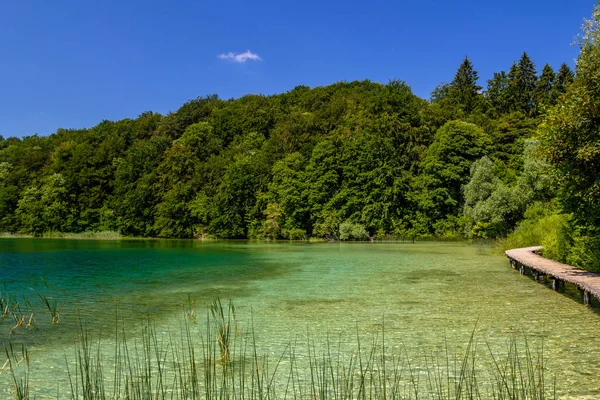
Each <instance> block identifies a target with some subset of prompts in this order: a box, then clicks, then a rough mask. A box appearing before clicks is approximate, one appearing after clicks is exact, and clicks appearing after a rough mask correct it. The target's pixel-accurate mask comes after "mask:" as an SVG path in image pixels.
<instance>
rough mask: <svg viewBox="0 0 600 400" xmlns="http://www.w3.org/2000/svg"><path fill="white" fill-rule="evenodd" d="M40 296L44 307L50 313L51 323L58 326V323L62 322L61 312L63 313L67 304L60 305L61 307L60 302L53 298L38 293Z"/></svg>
mask: <svg viewBox="0 0 600 400" xmlns="http://www.w3.org/2000/svg"><path fill="white" fill-rule="evenodd" d="M38 296H39V298H40V301H41V303H42V305H43V306H45V307H46V309H47V310H48V312H49V313H50V320H51V322H52V323H53V324H58V322H59V321H60V312H61V311H62V308H63V306H64V304H65V303H60V305H59V304H58V300H56V299H55V298H53V297H49V296H46V295H43V294H40V293H38Z"/></svg>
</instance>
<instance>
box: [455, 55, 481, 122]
mask: <svg viewBox="0 0 600 400" xmlns="http://www.w3.org/2000/svg"><path fill="white" fill-rule="evenodd" d="M478 80H479V75H478V74H477V71H475V69H474V68H473V63H472V62H471V60H469V57H465V59H464V60H463V62H462V63H461V64H460V67H458V70H457V71H456V75H455V76H454V80H453V81H452V83H451V94H452V95H453V96H454V97H455V98H456V100H457V101H458V102H459V103H460V104H461V106H462V107H463V110H464V111H465V113H467V114H469V113H471V112H472V111H473V110H474V109H475V108H476V107H477V103H478V101H479V96H480V94H479V91H480V90H481V86H478V85H477V81H478Z"/></svg>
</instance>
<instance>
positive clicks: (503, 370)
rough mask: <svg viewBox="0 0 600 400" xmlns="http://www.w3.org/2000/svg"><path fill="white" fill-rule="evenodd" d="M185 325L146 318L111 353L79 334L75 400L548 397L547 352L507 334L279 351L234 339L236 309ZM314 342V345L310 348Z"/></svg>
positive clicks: (215, 308) (294, 344)
mask: <svg viewBox="0 0 600 400" xmlns="http://www.w3.org/2000/svg"><path fill="white" fill-rule="evenodd" d="M185 315H186V314H185V313H184V318H182V321H183V322H182V326H181V328H180V331H179V332H171V333H169V334H166V336H165V335H159V334H158V333H157V330H156V326H155V324H154V321H153V320H151V319H148V321H146V322H145V323H144V325H143V327H142V330H141V334H140V335H139V336H138V337H136V338H128V337H127V336H126V335H125V329H120V328H119V327H118V324H117V328H116V329H115V334H114V338H113V339H114V349H113V350H112V351H111V353H112V356H109V353H108V352H106V344H105V343H104V341H103V340H101V338H100V337H98V338H97V340H92V339H91V338H90V335H89V333H88V332H87V330H86V329H85V328H84V326H83V325H82V327H81V328H80V330H79V341H78V346H77V350H76V353H75V354H76V357H75V359H74V360H73V359H72V360H70V361H69V360H67V361H68V362H70V364H71V365H75V368H74V369H71V368H69V370H68V374H69V379H70V381H71V385H70V389H71V399H73V400H75V399H85V400H88V399H89V400H96V399H102V400H105V399H132V400H138V399H139V400H141V399H153V400H163V399H171V400H173V399H182V400H183V399H185V400H188V399H201V398H202V399H215V400H216V399H219V400H237V399H239V400H242V399H247V400H269V399H288V398H289V399H294V400H301V399H311V400H315V399H316V400H319V399H322V400H325V399H335V400H343V399H361V400H366V399H411V400H412V399H536V400H538V399H539V400H542V399H553V398H556V392H555V388H554V386H553V384H552V382H549V381H548V378H547V376H546V375H547V373H546V366H545V363H544V358H543V347H540V348H534V349H532V348H531V346H530V344H529V342H528V340H527V338H526V337H524V336H522V337H521V336H512V337H511V338H510V339H509V341H508V342H507V346H506V351H504V352H498V351H496V350H493V347H492V345H491V344H490V343H487V342H486V341H485V340H481V339H480V338H478V337H477V335H476V333H475V331H474V332H473V333H472V334H471V337H470V338H469V340H468V343H467V345H466V347H465V348H463V349H462V350H458V349H452V348H450V346H449V345H448V344H447V343H446V344H444V345H443V346H441V347H439V348H437V349H436V350H435V351H428V352H425V351H423V352H422V353H421V354H411V352H410V351H409V350H408V349H407V348H406V347H403V346H399V345H398V344H397V343H388V341H387V340H386V336H385V329H382V331H381V332H380V334H379V335H377V336H376V337H374V338H373V340H372V341H371V342H370V343H368V344H367V345H365V344H364V343H363V342H362V341H361V339H360V335H359V333H358V331H357V333H356V344H355V347H354V349H347V348H346V347H345V345H343V344H342V339H341V337H340V338H338V339H337V340H334V339H332V338H331V337H329V335H327V336H326V337H325V338H322V339H321V340H319V341H316V340H315V339H314V338H313V337H312V336H311V335H310V334H307V336H306V340H305V341H298V340H293V341H290V342H289V343H288V344H287V345H286V346H284V348H282V349H281V350H280V351H279V352H278V353H273V352H270V351H269V350H268V349H267V348H264V347H262V346H261V345H260V344H257V335H256V334H255V330H254V327H253V323H252V322H250V326H249V327H248V329H247V330H244V331H245V332H247V333H246V334H244V335H242V334H240V333H239V332H238V333H237V334H236V333H235V332H236V329H237V328H236V327H237V323H236V322H235V321H236V319H235V309H234V307H233V304H232V303H229V305H228V306H227V307H224V306H223V305H222V304H221V303H220V301H218V300H217V301H215V302H213V303H211V305H210V306H209V309H208V312H207V320H206V326H205V327H204V333H202V329H195V328H194V327H193V326H192V325H190V321H189V319H188V318H185ZM316 343H320V344H316Z"/></svg>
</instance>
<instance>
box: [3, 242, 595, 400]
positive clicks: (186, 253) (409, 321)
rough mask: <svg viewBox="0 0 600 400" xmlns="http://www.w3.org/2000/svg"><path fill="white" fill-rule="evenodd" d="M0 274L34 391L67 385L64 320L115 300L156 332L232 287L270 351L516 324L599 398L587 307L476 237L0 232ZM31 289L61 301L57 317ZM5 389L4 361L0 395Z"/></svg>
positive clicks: (110, 313) (498, 330) (460, 342)
mask: <svg viewBox="0 0 600 400" xmlns="http://www.w3.org/2000/svg"><path fill="white" fill-rule="evenodd" d="M0 281H2V284H3V287H0V291H1V292H3V293H9V294H10V296H11V297H13V298H16V299H21V300H20V301H21V303H22V304H25V301H26V300H24V299H28V301H29V302H30V303H31V307H32V309H34V310H35V312H34V318H35V321H36V325H35V327H31V328H25V327H19V328H16V329H15V330H14V331H13V332H12V333H9V330H10V328H11V327H12V326H13V325H14V321H13V319H12V318H10V317H7V318H2V319H1V320H0V339H1V340H2V343H3V344H4V345H6V344H7V343H9V342H12V343H15V344H20V343H24V344H25V345H26V346H27V348H28V349H29V353H30V358H31V385H32V387H33V390H34V393H35V394H36V398H38V399H44V398H56V397H57V392H59V396H60V398H63V395H61V394H60V393H62V394H64V397H65V398H66V397H67V393H68V390H67V389H68V387H67V378H66V367H65V364H66V361H65V357H67V358H68V357H70V356H71V355H72V354H73V353H74V350H73V343H74V339H75V337H76V332H77V328H76V327H77V320H78V319H79V320H83V321H85V323H86V326H87V327H88V329H89V330H90V332H94V333H99V332H101V331H102V332H110V331H111V330H114V326H115V319H116V314H117V310H118V314H119V319H120V321H122V323H123V326H124V327H125V329H126V330H128V331H131V335H135V332H137V331H138V330H139V327H140V324H141V322H142V321H144V320H145V319H147V318H149V317H150V318H151V319H152V320H153V321H155V323H156V326H157V330H158V331H159V332H162V333H164V334H168V333H169V332H172V331H177V330H178V328H177V327H178V326H180V325H181V319H182V318H183V317H184V316H183V315H184V314H183V309H184V308H185V307H192V308H194V309H196V310H197V313H198V315H199V317H198V321H199V322H198V325H201V324H202V321H203V316H204V315H205V312H206V311H205V310H206V307H205V304H207V303H209V302H210V301H212V300H213V299H215V298H217V297H219V298H221V299H233V301H234V304H235V306H236V309H237V314H238V316H239V318H240V320H241V321H242V323H248V321H250V318H252V320H253V325H254V332H255V335H256V339H257V342H259V343H261V344H262V345H263V347H264V350H265V351H266V352H272V353H273V354H278V352H280V351H281V349H283V348H284V347H285V346H286V344H287V343H289V342H290V341H291V340H294V339H302V338H305V337H306V335H307V334H310V335H311V336H312V337H316V338H318V337H319V336H320V335H321V336H322V335H324V334H325V333H327V334H329V335H332V336H334V335H335V337H341V338H343V339H341V340H342V341H344V343H347V346H348V347H351V346H352V345H353V343H355V342H356V336H357V333H358V335H359V336H361V337H365V338H368V337H370V336H373V335H375V334H377V333H378V332H381V329H382V325H383V324H384V325H385V335H386V341H387V343H389V346H390V347H397V346H400V345H402V346H404V347H406V348H408V349H413V350H415V352H419V351H421V352H422V351H423V349H435V348H438V347H439V346H440V345H443V344H444V343H449V344H450V345H451V346H458V347H460V346H464V345H465V343H466V342H468V340H469V337H470V335H471V333H472V332H473V330H475V331H476V332H477V337H480V338H483V339H484V340H486V341H487V342H488V343H491V346H492V347H497V348H498V349H502V348H503V346H505V344H506V343H507V341H508V340H509V339H510V337H511V335H512V334H513V333H514V332H519V333H522V334H523V333H524V334H526V335H527V337H528V340H531V343H532V344H538V343H541V342H542V341H543V345H544V354H545V355H546V357H547V366H548V368H549V371H550V372H552V373H554V374H556V384H557V388H558V391H559V393H560V394H561V396H562V397H561V398H586V397H587V398H600V379H599V378H600V336H599V335H598V332H600V315H599V314H598V312H597V310H594V309H590V308H588V307H586V306H584V305H583V304H581V303H579V302H577V301H576V300H574V299H572V298H570V297H568V296H565V295H564V294H559V293H555V292H553V291H551V290H549V289H548V288H547V287H545V286H543V285H540V284H537V283H535V282H534V281H533V280H532V279H530V278H527V277H523V276H521V275H519V274H518V273H517V272H515V271H514V270H512V269H510V267H509V265H508V262H507V260H506V258H505V257H502V256H499V255H493V254H491V252H490V251H489V249H487V248H485V247H481V246H474V245H468V244H465V243H417V244H412V243H411V244H409V243H406V244H405V243H389V244H386V243H319V244H309V243H264V242H261V243H258V242H256V243H255V242H200V241H191V240H190V241H184V240H165V241H161V240H121V241H106V240H102V241H95V240H58V239H57V240H52V239H0ZM40 294H41V295H43V296H50V297H52V298H54V299H56V300H57V301H58V302H60V303H64V306H63V309H62V311H61V319H60V322H59V323H58V324H51V323H50V316H49V314H48V312H47V311H44V310H43V308H42V307H41V303H40V300H39V299H40V297H39V295H40ZM382 321H384V323H383V324H382ZM199 329H201V328H199ZM3 347H4V346H3ZM3 358H4V357H3V356H0V363H2V362H3V361H2V360H3ZM2 387H4V388H2ZM8 394H10V388H9V384H8V374H7V373H6V372H5V373H4V374H2V375H0V397H1V398H4V397H8Z"/></svg>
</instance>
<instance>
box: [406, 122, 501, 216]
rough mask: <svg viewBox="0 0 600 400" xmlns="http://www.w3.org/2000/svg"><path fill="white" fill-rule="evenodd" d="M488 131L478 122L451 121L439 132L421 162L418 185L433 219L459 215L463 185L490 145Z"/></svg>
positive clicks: (423, 205)
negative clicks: (473, 166)
mask: <svg viewBox="0 0 600 400" xmlns="http://www.w3.org/2000/svg"><path fill="white" fill-rule="evenodd" d="M489 146H490V141H489V138H488V137H487V135H486V134H485V132H484V131H483V130H482V129H481V128H479V127H478V126H476V125H474V124H470V123H467V122H463V121H450V122H448V123H446V124H445V125H444V126H443V127H441V128H440V129H438V131H437V132H436V133H435V136H434V139H433V143H432V144H431V146H429V148H428V149H427V151H426V153H425V155H424V159H423V161H422V164H421V168H422V171H423V173H422V175H421V176H420V177H419V179H418V181H417V182H416V185H417V187H416V188H415V190H416V192H417V193H420V194H418V195H417V197H418V200H417V201H418V202H419V204H420V208H421V210H423V211H424V212H425V213H426V214H427V216H428V217H429V220H430V221H432V222H433V221H439V220H442V219H445V218H448V217H450V216H458V214H459V211H460V210H461V209H462V206H463V195H462V191H461V187H462V185H464V184H465V183H467V181H468V179H469V176H468V172H469V169H470V167H471V163H472V162H473V161H475V160H477V159H479V158H481V157H482V156H483V155H485V154H486V153H487V151H488V149H489Z"/></svg>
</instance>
